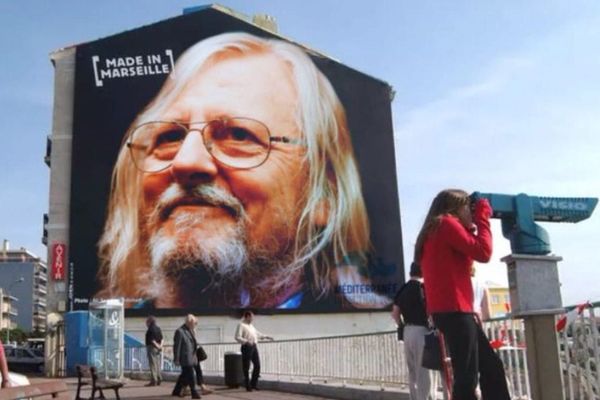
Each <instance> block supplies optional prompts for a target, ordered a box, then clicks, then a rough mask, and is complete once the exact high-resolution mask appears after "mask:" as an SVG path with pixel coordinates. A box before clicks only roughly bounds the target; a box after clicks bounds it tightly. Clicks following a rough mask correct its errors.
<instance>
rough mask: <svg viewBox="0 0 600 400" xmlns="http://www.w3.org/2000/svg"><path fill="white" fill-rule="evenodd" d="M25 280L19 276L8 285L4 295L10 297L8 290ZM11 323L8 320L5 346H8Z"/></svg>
mask: <svg viewBox="0 0 600 400" xmlns="http://www.w3.org/2000/svg"><path fill="white" fill-rule="evenodd" d="M24 281H25V278H23V277H22V276H20V277H19V278H17V279H16V280H15V281H14V282H13V283H11V284H10V285H8V289H6V294H7V295H8V296H9V297H10V289H12V287H13V286H15V285H16V284H17V283H21V282H24ZM11 305H12V301H11ZM11 325H12V323H11V320H10V319H9V320H8V329H7V330H6V344H10V329H11V328H12V326H11Z"/></svg>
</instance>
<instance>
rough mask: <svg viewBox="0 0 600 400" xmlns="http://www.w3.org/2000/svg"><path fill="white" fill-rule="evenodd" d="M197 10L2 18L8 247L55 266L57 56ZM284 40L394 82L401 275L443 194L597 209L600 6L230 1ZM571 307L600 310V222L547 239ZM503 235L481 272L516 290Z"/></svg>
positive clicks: (557, 227) (93, 6)
mask: <svg viewBox="0 0 600 400" xmlns="http://www.w3.org/2000/svg"><path fill="white" fill-rule="evenodd" d="M202 4H206V3H202V2H200V1H179V0H169V1H166V0H164V1H159V0H144V1H141V0H129V1H123V0H103V1H101V2H98V1H96V2H92V1H81V0H69V1H66V0H55V1H52V2H49V1H45V0H39V1H33V0H2V1H1V2H0V54H2V58H1V59H2V62H0V110H1V111H0V123H1V125H2V127H3V128H4V129H3V130H2V133H1V135H2V136H1V137H2V149H1V150H0V187H1V188H2V191H1V192H0V239H8V240H9V241H10V243H11V248H19V247H25V248H27V249H28V250H30V251H32V252H33V253H35V254H37V255H39V256H41V257H42V258H45V256H46V248H45V247H44V245H43V244H42V243H41V236H42V216H43V213H44V212H47V210H48V190H49V169H48V167H47V166H46V165H45V164H44V162H43V157H44V155H45V148H46V136H47V135H48V134H50V132H51V123H52V102H53V79H54V78H53V73H54V69H53V67H52V65H51V63H50V60H49V54H50V53H51V52H52V51H53V50H56V49H59V48H62V47H65V46H68V45H71V44H76V43H81V42H87V41H92V40H95V39H99V38H101V37H105V36H108V35H111V34H115V33H119V32H122V31H124V30H128V29H132V28H135V27H138V26H142V25H147V24H150V23H153V22H157V21H160V20H162V19H166V18H170V17H174V16H177V15H179V14H180V13H181V11H182V10H183V8H186V7H191V6H198V5H202ZM220 4H222V5H225V6H227V7H230V8H233V9H234V10H236V11H239V12H242V13H245V14H248V15H253V14H256V13H265V14H269V15H272V16H273V17H275V19H276V20H277V23H278V26H279V33H280V34H282V35H283V36H285V37H288V38H291V39H293V40H295V41H297V42H300V43H302V44H305V45H307V46H309V47H312V48H315V49H317V50H320V51H321V52H323V53H325V54H327V55H329V56H330V57H333V58H335V59H337V60H339V61H341V62H343V63H344V64H346V65H349V66H351V67H353V68H355V69H357V70H360V71H362V72H365V73H367V74H369V75H371V76H374V77H377V78H379V79H381V80H384V81H386V82H388V83H389V84H390V85H392V86H393V88H394V90H395V92H396V96H395V99H394V101H393V103H392V112H393V122H394V135H395V144H396V157H397V158H396V163H397V171H396V173H397V179H398V187H399V194H400V199H399V201H400V207H401V213H402V232H403V244H402V245H403V246H404V252H405V263H407V264H408V263H410V261H411V255H412V252H413V246H414V241H415V238H416V236H417V233H418V230H419V229H420V226H421V224H422V223H423V219H424V217H425V214H426V212H427V209H428V207H429V205H430V203H431V200H432V198H433V197H434V196H435V195H436V193H437V192H439V191H440V190H442V189H445V188H450V187H452V188H462V189H464V190H466V191H469V192H471V191H476V190H477V191H481V192H491V193H505V194H518V193H527V194H530V195H544V196H565V197H598V196H599V195H600V179H599V177H598V171H599V170H600V135H599V130H600V112H598V111H599V110H598V109H599V108H600V2H597V1H591V0H590V1H570V2H567V1H554V0H543V1H527V2H519V1H485V2H472V1H460V0H456V1H452V2H448V1H442V0H439V1H413V2H408V1H396V0H388V1H381V0H380V1H371V2H365V1H356V0H343V1H341V0H339V1H337V0H336V1H333V0H318V1H317V0H314V1H310V0H287V1H281V0H255V1H252V0H239V1H235V0H230V1H228V0H222V1H221V3H220ZM543 226H544V228H545V229H546V230H547V231H548V233H549V235H550V239H551V243H552V250H553V253H555V254H556V255H560V256H562V257H563V258H564V259H563V261H562V262H560V263H559V276H560V280H561V284H562V287H561V291H562V297H563V303H564V304H565V305H570V304H577V303H580V302H583V301H587V300H592V301H595V300H596V301H597V300H600V284H598V283H599V281H600V279H599V278H600V271H599V269H600V262H599V261H598V255H597V253H596V250H597V249H598V247H596V246H599V245H600V209H599V210H596V212H595V214H594V215H593V216H592V217H591V218H590V219H588V220H586V221H583V222H580V223H578V224H576V225H574V224H564V223H545V224H543ZM499 227H500V223H499V221H497V220H495V221H494V222H493V229H494V235H495V236H494V246H495V248H494V254H493V258H492V261H491V262H490V263H489V264H486V265H483V266H481V267H480V268H479V272H480V274H481V275H482V278H483V279H484V280H488V281H492V282H497V283H501V284H506V281H507V280H506V268H505V266H504V264H503V263H502V262H501V261H500V259H501V258H502V257H504V256H506V255H508V254H509V253H510V246H509V243H508V241H507V240H506V239H504V238H503V237H502V235H501V232H500V229H499Z"/></svg>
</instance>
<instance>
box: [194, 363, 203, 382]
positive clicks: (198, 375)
mask: <svg viewBox="0 0 600 400" xmlns="http://www.w3.org/2000/svg"><path fill="white" fill-rule="evenodd" d="M194 371H196V383H197V384H198V386H202V385H203V384H204V377H203V376H202V367H201V366H200V363H198V364H196V365H194Z"/></svg>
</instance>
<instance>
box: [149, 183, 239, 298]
mask: <svg viewBox="0 0 600 400" xmlns="http://www.w3.org/2000/svg"><path fill="white" fill-rule="evenodd" d="M193 191H194V192H196V193H197V197H198V198H202V199H203V200H207V202H208V203H209V204H215V205H221V204H223V203H224V204H225V205H227V206H228V207H230V208H231V209H234V210H236V212H238V215H237V216H236V217H237V218H236V223H234V224H232V225H231V226H223V227H220V229H219V231H218V233H217V232H215V234H211V235H210V236H207V235H206V233H205V232H202V230H200V229H198V227H200V226H202V224H203V222H204V217H203V216H202V215H199V214H198V213H195V212H179V213H178V214H177V215H176V216H173V215H172V216H171V218H173V226H174V228H173V231H174V232H170V233H167V232H166V229H165V228H164V227H163V226H162V224H161V221H159V219H160V214H161V211H162V209H164V206H165V205H167V204H169V203H170V202H172V201H175V200H177V199H179V198H181V197H184V196H185V195H186V193H185V192H184V191H183V189H181V188H180V187H179V186H178V185H176V184H173V185H171V186H169V188H167V190H165V192H164V193H163V194H162V195H161V198H160V199H159V201H158V205H157V207H156V209H155V210H154V211H153V212H152V214H151V215H150V216H149V217H148V226H154V227H157V226H160V228H158V230H154V231H153V232H151V234H150V237H149V240H148V246H147V247H148V248H147V250H148V254H149V256H150V273H151V276H150V277H149V278H150V279H149V282H150V285H149V286H148V287H145V288H142V289H143V290H144V291H145V292H146V293H147V295H148V296H149V297H152V298H157V297H160V296H164V295H165V293H166V292H167V291H168V289H169V282H173V281H176V280H177V278H178V276H179V274H180V273H181V272H182V271H184V270H186V269H189V268H204V269H206V270H207V271H208V272H209V274H210V276H211V277H212V281H211V282H209V284H210V285H218V284H219V283H220V282H222V281H223V280H225V279H227V280H229V281H234V280H237V281H241V279H240V278H241V274H242V272H243V269H244V266H245V265H246V264H247V262H248V250H247V246H246V233H245V231H246V229H245V220H246V216H245V213H244V211H243V208H242V206H241V204H240V203H239V201H238V200H237V199H236V198H234V197H233V196H231V195H230V194H228V193H226V192H225V191H223V190H222V189H219V188H216V187H214V186H207V185H203V186H199V187H198V188H196V189H194V190H193ZM179 238H185V240H183V239H179ZM203 286H206V285H203ZM203 288H204V287H199V291H200V290H202V289H203Z"/></svg>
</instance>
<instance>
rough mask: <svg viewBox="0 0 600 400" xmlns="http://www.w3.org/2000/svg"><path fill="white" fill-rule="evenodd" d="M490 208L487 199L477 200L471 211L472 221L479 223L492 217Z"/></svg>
mask: <svg viewBox="0 0 600 400" xmlns="http://www.w3.org/2000/svg"><path fill="white" fill-rule="evenodd" d="M492 212H493V210H492V206H491V205H490V202H489V201H488V199H483V198H482V199H479V200H477V202H476V203H475V210H474V211H473V219H474V220H475V221H480V220H482V219H490V217H491V216H492Z"/></svg>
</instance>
